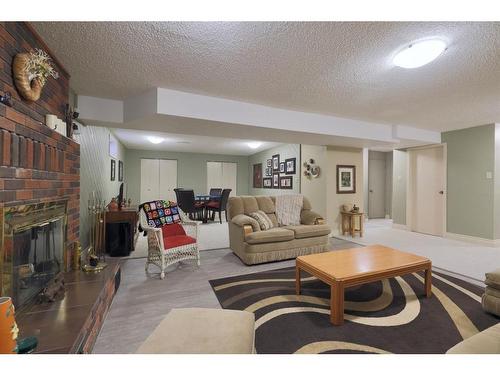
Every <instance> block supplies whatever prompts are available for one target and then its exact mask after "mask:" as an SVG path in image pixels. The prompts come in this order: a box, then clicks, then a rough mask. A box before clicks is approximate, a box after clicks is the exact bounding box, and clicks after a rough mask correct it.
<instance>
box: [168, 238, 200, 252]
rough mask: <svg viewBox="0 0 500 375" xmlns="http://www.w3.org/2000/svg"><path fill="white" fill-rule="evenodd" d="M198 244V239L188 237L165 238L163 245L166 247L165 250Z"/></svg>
mask: <svg viewBox="0 0 500 375" xmlns="http://www.w3.org/2000/svg"><path fill="white" fill-rule="evenodd" d="M192 243H196V239H194V238H193V237H190V236H186V235H178V236H170V237H163V244H164V245H165V250H168V249H172V248H174V247H179V246H184V245H189V244H192Z"/></svg>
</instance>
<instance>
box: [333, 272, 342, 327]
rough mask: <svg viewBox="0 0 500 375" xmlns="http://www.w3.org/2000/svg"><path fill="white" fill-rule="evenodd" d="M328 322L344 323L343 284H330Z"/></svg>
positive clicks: (338, 324)
mask: <svg viewBox="0 0 500 375" xmlns="http://www.w3.org/2000/svg"><path fill="white" fill-rule="evenodd" d="M330 291H331V293H330V294H331V296H330V322H331V323H332V324H333V325H335V326H340V325H342V324H344V285H343V284H342V283H338V282H337V283H335V284H333V285H331V286H330Z"/></svg>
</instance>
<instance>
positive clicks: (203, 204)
mask: <svg viewBox="0 0 500 375" xmlns="http://www.w3.org/2000/svg"><path fill="white" fill-rule="evenodd" d="M203 206H205V203H204V202H196V203H195V204H194V207H195V208H201V207H203Z"/></svg>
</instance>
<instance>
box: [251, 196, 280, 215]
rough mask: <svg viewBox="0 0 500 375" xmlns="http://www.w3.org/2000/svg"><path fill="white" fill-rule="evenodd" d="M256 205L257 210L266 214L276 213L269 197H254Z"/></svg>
mask: <svg viewBox="0 0 500 375" xmlns="http://www.w3.org/2000/svg"><path fill="white" fill-rule="evenodd" d="M255 199H256V200H257V204H258V205H259V210H262V211H264V212H265V213H266V214H273V213H275V212H276V206H275V205H274V202H273V200H272V199H271V197H267V196H258V197H255Z"/></svg>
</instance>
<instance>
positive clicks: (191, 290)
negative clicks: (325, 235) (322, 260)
mask: <svg viewBox="0 0 500 375" xmlns="http://www.w3.org/2000/svg"><path fill="white" fill-rule="evenodd" d="M330 245H331V249H332V250H337V249H345V248H351V247H358V246H360V245H356V244H353V243H352V242H349V241H346V240H341V239H336V238H332V239H331V242H330ZM144 264H145V259H128V260H124V261H123V264H122V282H121V285H120V288H119V289H118V292H117V294H116V296H115V298H114V301H113V304H112V306H111V308H110V310H109V312H108V315H107V317H106V320H105V321H104V325H103V327H102V330H101V332H100V334H99V337H98V338H97V342H96V344H95V346H94V350H93V352H94V353H125V354H126V353H134V352H135V351H136V350H137V349H138V348H139V346H140V344H141V343H142V342H143V341H144V340H145V339H146V338H147V337H148V336H149V335H150V334H151V332H153V330H154V328H155V327H156V326H157V325H158V324H159V323H160V321H161V320H162V319H163V318H164V317H165V315H166V314H167V313H168V312H169V311H170V310H171V309H172V308H179V307H210V308H220V305H219V302H218V301H217V298H216V297H215V294H214V292H213V291H212V288H211V287H210V284H209V282H208V281H209V280H213V279H219V278H222V277H229V276H237V275H242V274H248V273H254V272H260V271H266V270H270V269H277V268H284V267H291V266H294V265H295V261H294V260H288V261H283V262H274V263H267V264H262V265H255V266H246V265H244V264H243V263H242V262H241V261H240V260H239V259H238V258H237V257H236V256H235V255H234V254H233V253H232V252H231V250H229V249H221V250H206V251H202V252H201V266H200V268H197V267H196V266H195V265H192V264H191V263H189V262H185V263H182V264H181V265H180V266H178V267H175V266H173V267H171V268H170V269H169V272H168V273H167V275H166V277H165V279H164V280H160V278H159V273H156V271H157V270H156V269H155V267H154V266H151V267H150V272H151V273H150V274H149V275H148V276H146V274H145V273H144Z"/></svg>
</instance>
